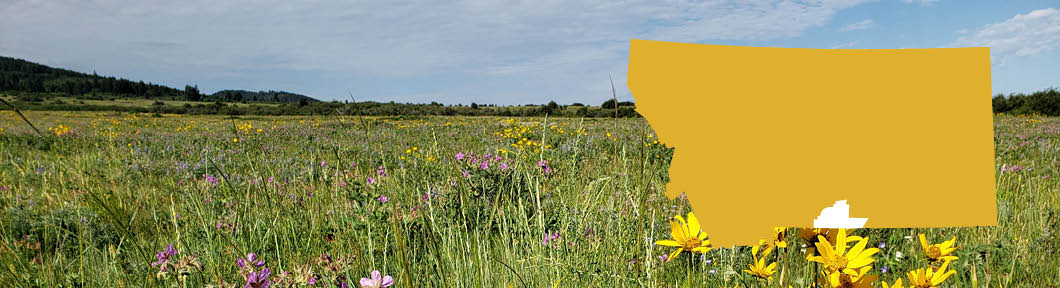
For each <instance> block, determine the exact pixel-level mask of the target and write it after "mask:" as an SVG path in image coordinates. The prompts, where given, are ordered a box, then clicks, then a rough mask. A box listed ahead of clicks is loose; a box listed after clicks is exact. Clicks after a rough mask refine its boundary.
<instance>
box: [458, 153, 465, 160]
mask: <svg viewBox="0 0 1060 288" xmlns="http://www.w3.org/2000/svg"><path fill="white" fill-rule="evenodd" d="M456 160H464V152H457V153H456Z"/></svg>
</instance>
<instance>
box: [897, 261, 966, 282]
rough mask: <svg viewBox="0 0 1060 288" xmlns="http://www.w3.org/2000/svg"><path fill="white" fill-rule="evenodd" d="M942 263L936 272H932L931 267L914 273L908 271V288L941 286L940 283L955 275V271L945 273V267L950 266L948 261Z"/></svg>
mask: <svg viewBox="0 0 1060 288" xmlns="http://www.w3.org/2000/svg"><path fill="white" fill-rule="evenodd" d="M945 261H946V262H944V263H942V267H939V269H938V270H934V269H932V268H931V267H928V268H920V269H916V271H909V273H906V275H907V276H909V287H910V288H932V287H938V286H939V285H941V284H942V281H946V279H947V278H950V276H953V274H957V271H953V270H950V271H946V267H949V266H950V261H952V260H945Z"/></svg>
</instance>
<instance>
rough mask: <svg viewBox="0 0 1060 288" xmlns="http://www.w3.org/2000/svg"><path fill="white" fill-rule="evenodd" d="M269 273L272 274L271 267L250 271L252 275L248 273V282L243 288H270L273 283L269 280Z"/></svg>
mask: <svg viewBox="0 0 1060 288" xmlns="http://www.w3.org/2000/svg"><path fill="white" fill-rule="evenodd" d="M269 274H272V270H269V268H265V269H261V270H260V271H257V272H252V273H250V275H247V283H246V284H245V285H243V288H268V287H269V286H270V285H272V281H270V280H269Z"/></svg>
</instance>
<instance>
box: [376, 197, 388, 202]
mask: <svg viewBox="0 0 1060 288" xmlns="http://www.w3.org/2000/svg"><path fill="white" fill-rule="evenodd" d="M375 200H379V203H386V202H389V201H390V198H386V195H379V198H375Z"/></svg>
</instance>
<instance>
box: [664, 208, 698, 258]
mask: <svg viewBox="0 0 1060 288" xmlns="http://www.w3.org/2000/svg"><path fill="white" fill-rule="evenodd" d="M670 237H673V239H667V240H659V241H655V245H662V246H670V247H678V248H677V250H674V252H673V253H670V255H669V257H668V258H667V261H671V260H673V259H674V258H676V257H677V256H678V254H681V251H688V252H694V253H707V251H710V249H712V247H710V240H706V239H707V233H703V231H701V230H700V227H699V219H696V215H695V214H693V213H692V212H688V221H687V222H686V221H685V219H684V218H681V215H674V220H671V221H670Z"/></svg>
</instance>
